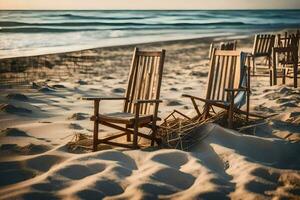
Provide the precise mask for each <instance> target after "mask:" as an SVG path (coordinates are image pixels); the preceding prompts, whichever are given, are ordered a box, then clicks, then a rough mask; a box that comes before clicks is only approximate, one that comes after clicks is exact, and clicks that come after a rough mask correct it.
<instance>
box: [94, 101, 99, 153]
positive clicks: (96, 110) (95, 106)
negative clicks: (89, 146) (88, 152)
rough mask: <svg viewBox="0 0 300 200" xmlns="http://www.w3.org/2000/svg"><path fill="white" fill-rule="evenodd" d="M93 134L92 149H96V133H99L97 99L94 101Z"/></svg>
mask: <svg viewBox="0 0 300 200" xmlns="http://www.w3.org/2000/svg"><path fill="white" fill-rule="evenodd" d="M94 116H95V121H94V135H93V151H97V146H98V133H99V121H98V119H99V101H98V100H95V101H94Z"/></svg>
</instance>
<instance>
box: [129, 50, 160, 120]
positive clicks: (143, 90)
mask: <svg viewBox="0 0 300 200" xmlns="http://www.w3.org/2000/svg"><path fill="white" fill-rule="evenodd" d="M164 59H165V50H161V51H140V50H139V49H138V48H135V49H134V53H133V57H132V63H131V68H130V72H129V78H128V86H127V90H126V93H125V97H126V98H127V101H125V104H124V112H129V113H134V101H135V100H137V99H139V100H149V99H159V95H160V87H161V80H162V73H163V66H164ZM154 105H155V104H151V103H146V104H142V105H141V107H140V114H149V113H153V112H154V109H155V106H154Z"/></svg>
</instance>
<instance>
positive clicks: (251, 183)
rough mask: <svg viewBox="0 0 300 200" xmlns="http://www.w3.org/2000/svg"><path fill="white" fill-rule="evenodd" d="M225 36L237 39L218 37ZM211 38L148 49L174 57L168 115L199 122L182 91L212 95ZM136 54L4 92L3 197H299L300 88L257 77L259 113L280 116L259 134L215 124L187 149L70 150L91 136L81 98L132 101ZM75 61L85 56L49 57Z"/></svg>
mask: <svg viewBox="0 0 300 200" xmlns="http://www.w3.org/2000/svg"><path fill="white" fill-rule="evenodd" d="M224 39H231V38H215V39H214V40H216V41H220V40H224ZM252 39H253V37H244V38H239V39H238V47H239V48H240V49H245V50H248V51H249V50H250V49H251V46H252ZM211 41H212V39H211V38H210V39H197V40H184V41H172V42H159V43H153V44H142V45H139V46H141V47H142V48H147V49H148V48H150V49H160V48H165V49H166V50H167V57H166V64H165V70H164V77H163V83H162V92H161V99H163V100H164V102H163V103H162V104H161V106H160V109H159V110H160V112H159V115H160V117H162V118H163V117H166V116H167V115H168V114H169V113H170V112H171V111H172V110H174V109H177V110H180V111H182V112H184V113H186V114H188V115H193V113H194V111H193V109H192V108H193V106H192V103H191V102H190V101H189V99H185V98H182V97H181V94H182V93H188V94H194V95H198V96H200V97H205V87H206V82H207V78H206V77H207V74H208V58H207V57H208V55H207V53H208V48H209V43H210V42H211ZM132 50H133V46H122V47H110V48H100V49H95V50H88V51H85V52H84V53H85V54H84V55H88V54H91V55H94V54H96V55H98V56H99V57H100V58H99V60H97V61H95V64H96V66H98V67H96V69H95V70H94V71H93V72H95V71H96V72H97V73H95V74H84V73H79V72H74V74H71V75H72V76H71V75H69V76H67V77H66V76H60V77H52V76H50V77H48V78H47V79H48V80H47V79H42V78H40V79H38V78H36V79H35V80H34V83H33V84H30V85H29V86H28V87H24V86H22V87H21V86H15V85H14V86H10V87H7V86H6V87H3V89H1V94H0V104H1V107H0V108H1V111H0V127H1V130H0V131H1V134H0V145H1V146H0V199H102V198H106V199H187V200H190V199H299V198H300V157H299V152H300V145H299V141H300V107H299V105H300V98H299V97H300V89H294V88H292V87H291V82H289V83H288V84H287V85H280V82H279V85H277V86H272V87H270V86H269V80H268V78H267V77H252V78H251V88H252V95H251V111H252V112H256V113H261V114H266V115H267V114H273V115H274V116H273V117H271V118H269V119H268V120H266V121H263V122H262V123H261V124H260V125H258V126H256V127H255V128H248V129H242V130H230V129H226V128H224V127H221V126H219V125H217V124H213V123H209V124H206V125H204V126H201V127H199V128H198V129H197V130H196V132H197V133H198V134H199V135H203V134H206V135H207V136H206V137H205V139H202V140H199V141H197V142H196V144H195V145H194V146H193V147H192V148H191V149H190V151H188V152H185V151H181V150H176V149H158V148H144V149H141V150H128V149H122V148H112V147H105V148H104V147H103V149H106V150H102V151H98V152H89V151H86V150H85V151H84V150H80V149H78V150H77V151H71V150H70V149H69V148H68V146H67V143H68V142H69V141H71V139H72V137H74V134H76V133H82V134H88V135H92V128H93V125H92V122H91V121H89V117H90V115H91V114H92V109H93V105H92V103H91V102H88V101H83V100H81V97H83V96H90V95H99V96H100V95H123V94H124V88H126V81H127V74H128V69H129V63H130V59H131V53H132ZM92 53H93V54H92ZM76 54H77V55H78V56H79V55H82V52H80V53H78V52H77V53H76V52H75V53H71V54H68V53H66V54H58V55H51V56H48V57H47V56H46V58H47V59H50V61H51V59H53V57H56V58H57V57H58V58H64V57H65V58H66V57H68V56H70V55H72V56H73V57H74V55H76ZM58 60H59V59H58ZM52 61H53V60H52ZM90 62H91V60H87V61H86V63H85V64H86V65H87V66H89V65H91V63H90ZM83 63H84V62H83ZM100 66H101V67H100ZM49 73H50V72H49ZM121 108H122V103H121V102H117V101H114V102H107V101H103V102H101V105H100V110H101V112H103V113H105V112H110V111H120V110H121ZM100 130H101V134H100V135H101V136H104V135H110V134H112V133H115V132H116V131H114V130H111V129H109V128H107V127H102V126H101V127H100Z"/></svg>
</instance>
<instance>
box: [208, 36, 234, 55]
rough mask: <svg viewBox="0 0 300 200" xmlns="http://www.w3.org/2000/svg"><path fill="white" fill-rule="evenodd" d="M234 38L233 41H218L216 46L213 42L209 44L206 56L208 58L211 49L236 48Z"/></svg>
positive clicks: (211, 51)
mask: <svg viewBox="0 0 300 200" xmlns="http://www.w3.org/2000/svg"><path fill="white" fill-rule="evenodd" d="M236 44H237V42H236V40H234V41H228V42H220V44H219V45H218V46H216V44H215V43H211V44H210V48H209V53H208V58H209V59H210V58H211V56H212V53H213V49H214V48H215V49H218V50H236Z"/></svg>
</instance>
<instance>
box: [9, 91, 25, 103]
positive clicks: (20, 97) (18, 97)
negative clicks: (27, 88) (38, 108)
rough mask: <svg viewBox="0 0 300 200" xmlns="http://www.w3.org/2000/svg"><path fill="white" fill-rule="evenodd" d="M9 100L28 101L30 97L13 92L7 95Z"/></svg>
mask: <svg viewBox="0 0 300 200" xmlns="http://www.w3.org/2000/svg"><path fill="white" fill-rule="evenodd" d="M6 98H7V99H9V100H17V101H28V100H29V98H28V97H27V96H26V95H24V94H21V93H11V94H8V95H7V96H6Z"/></svg>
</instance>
